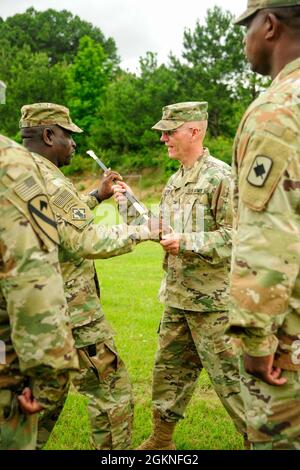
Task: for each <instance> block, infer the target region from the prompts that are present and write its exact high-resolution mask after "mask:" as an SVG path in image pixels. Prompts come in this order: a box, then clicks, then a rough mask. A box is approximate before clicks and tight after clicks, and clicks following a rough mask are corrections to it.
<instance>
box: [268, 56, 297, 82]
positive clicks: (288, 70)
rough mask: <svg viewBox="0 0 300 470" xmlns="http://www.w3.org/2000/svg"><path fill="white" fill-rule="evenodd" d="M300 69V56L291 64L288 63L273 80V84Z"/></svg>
mask: <svg viewBox="0 0 300 470" xmlns="http://www.w3.org/2000/svg"><path fill="white" fill-rule="evenodd" d="M298 69H299V70H300V57H299V58H298V59H296V60H293V61H292V62H290V63H289V64H287V65H286V66H285V67H284V68H283V69H282V70H281V72H280V73H279V74H278V75H277V77H276V78H275V79H274V81H273V85H276V83H278V82H280V81H281V80H283V79H285V78H286V77H287V76H288V75H290V74H291V73H293V72H295V71H296V70H298Z"/></svg>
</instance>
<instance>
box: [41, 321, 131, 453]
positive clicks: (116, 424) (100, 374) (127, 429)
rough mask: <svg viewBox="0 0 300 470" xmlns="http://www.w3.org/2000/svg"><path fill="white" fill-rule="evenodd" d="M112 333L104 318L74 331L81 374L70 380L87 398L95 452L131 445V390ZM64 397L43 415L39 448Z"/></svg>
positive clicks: (52, 423)
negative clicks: (54, 408)
mask: <svg viewBox="0 0 300 470" xmlns="http://www.w3.org/2000/svg"><path fill="white" fill-rule="evenodd" d="M95 332H96V335H97V336H98V341H95V342H91V340H92V339H93V340H95ZM113 334H114V333H113V330H112V328H111V327H110V325H109V323H108V322H107V321H106V319H105V318H104V316H103V317H102V318H101V319H100V320H97V321H95V322H93V323H92V324H89V325H85V326H81V327H78V328H75V329H73V336H74V340H75V346H76V348H77V351H78V354H79V365H80V371H79V373H77V374H76V375H75V376H74V377H73V379H72V383H73V385H75V387H76V389H77V390H78V392H79V393H80V394H82V395H84V396H85V397H87V398H88V415H89V419H90V425H91V430H92V441H93V446H94V447H95V448H96V449H98V450H111V449H115V450H126V449H129V448H130V446H131V434H132V421H133V395H132V388H131V384H130V380H129V376H128V373H127V370H126V367H125V364H124V362H123V361H122V359H121V358H120V356H119V355H118V352H117V349H116V346H115V343H114V340H113ZM100 337H101V341H100V340H99V339H100ZM84 345H87V346H84ZM66 398H67V397H66V396H65V397H64V399H63V400H62V401H61V402H60V403H59V406H58V407H57V408H56V410H55V412H52V413H51V415H49V414H47V413H44V415H43V416H42V417H41V419H40V421H39V432H38V447H39V448H41V447H42V446H43V445H44V444H45V443H46V442H47V440H48V437H49V435H50V433H51V431H52V429H53V427H54V425H55V423H56V421H57V419H58V417H59V415H60V413H61V411H62V408H63V406H64V403H65V400H66Z"/></svg>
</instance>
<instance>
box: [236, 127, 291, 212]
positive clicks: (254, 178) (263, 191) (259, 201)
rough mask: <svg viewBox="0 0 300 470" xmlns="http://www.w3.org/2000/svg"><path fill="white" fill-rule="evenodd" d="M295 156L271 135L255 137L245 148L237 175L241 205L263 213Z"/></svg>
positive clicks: (285, 145) (257, 135)
mask: <svg viewBox="0 0 300 470" xmlns="http://www.w3.org/2000/svg"><path fill="white" fill-rule="evenodd" d="M294 156H295V151H294V149H293V147H292V146H289V145H288V144H286V143H284V142H283V141H282V140H279V139H277V138H275V137H274V136H272V135H270V134H256V135H255V136H254V137H253V138H252V139H251V140H250V142H249V144H248V147H247V150H246V154H245V157H244V160H243V162H242V166H241V170H240V175H239V193H240V198H241V200H242V201H243V202H244V204H246V205H247V206H248V207H249V208H250V209H252V210H255V211H262V210H263V209H264V208H265V207H266V205H267V204H268V202H269V200H270V198H271V196H272V194H273V192H274V190H275V189H276V187H277V185H278V183H279V180H280V178H281V177H282V175H283V174H284V171H285V170H286V168H287V166H288V164H289V162H290V161H291V160H292V159H293V158H294Z"/></svg>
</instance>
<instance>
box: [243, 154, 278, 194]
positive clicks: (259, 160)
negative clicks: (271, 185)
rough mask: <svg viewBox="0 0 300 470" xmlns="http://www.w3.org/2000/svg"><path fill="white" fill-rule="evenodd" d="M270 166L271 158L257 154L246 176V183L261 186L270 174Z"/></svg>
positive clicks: (271, 163) (271, 164)
mask: <svg viewBox="0 0 300 470" xmlns="http://www.w3.org/2000/svg"><path fill="white" fill-rule="evenodd" d="M272 166H273V161H272V160H271V158H269V157H266V156H264V155H257V157H256V158H255V160H254V162H253V164H252V167H251V169H250V171H249V174H248V177H247V181H248V183H250V184H252V186H256V187H263V186H264V184H265V182H266V181H267V179H268V177H269V175H270V172H271V169H272Z"/></svg>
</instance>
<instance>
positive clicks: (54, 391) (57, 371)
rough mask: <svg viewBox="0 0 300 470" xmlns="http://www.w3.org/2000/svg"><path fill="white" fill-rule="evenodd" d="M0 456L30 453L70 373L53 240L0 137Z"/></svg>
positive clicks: (21, 162) (24, 163)
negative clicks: (41, 417)
mask: <svg viewBox="0 0 300 470" xmlns="http://www.w3.org/2000/svg"><path fill="white" fill-rule="evenodd" d="M0 168H1V171H0V207H1V225H0V264H1V274H0V349H2V354H1V361H0V449H2V450H4V449H7V450H12V449H14V450H18V449H22V450H27V449H35V447H36V439H37V421H38V412H39V411H40V410H41V409H48V410H51V409H53V408H54V407H55V406H56V402H57V401H59V400H60V399H61V397H62V396H63V395H65V393H66V391H67V389H68V385H69V375H70V371H72V370H76V369H78V358H77V354H76V352H75V349H74V341H73V338H72V333H71V328H70V320H69V316H68V314H67V304H66V299H65V296H64V290H63V281H62V277H61V272H60V268H59V263H58V250H57V243H58V234H57V229H56V224H55V219H54V216H53V213H52V211H51V208H50V206H49V202H48V198H47V196H46V191H45V184H44V181H43V179H42V178H41V175H40V174H39V171H38V168H37V167H36V164H35V162H34V161H33V158H32V157H31V155H30V154H29V152H28V151H26V150H25V149H24V148H23V147H21V146H19V145H18V144H15V143H14V142H12V141H11V140H9V139H7V138H6V137H3V136H0Z"/></svg>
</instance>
